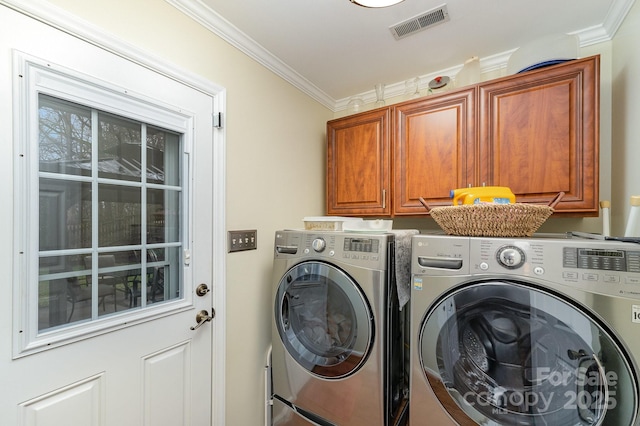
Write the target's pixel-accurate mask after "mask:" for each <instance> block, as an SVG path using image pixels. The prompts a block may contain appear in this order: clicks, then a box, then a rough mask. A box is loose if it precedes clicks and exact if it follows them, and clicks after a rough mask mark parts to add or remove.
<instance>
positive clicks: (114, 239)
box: [98, 184, 142, 247]
mask: <svg viewBox="0 0 640 426" xmlns="http://www.w3.org/2000/svg"><path fill="white" fill-rule="evenodd" d="M140 194H141V190H140V188H136V187H129V186H119V185H107V184H100V185H98V226H99V228H98V239H99V246H100V247H113V246H120V245H131V244H140V243H141V239H140V229H141V219H140V218H141V205H142V204H141V203H142V201H141V198H140V197H141V196H140Z"/></svg>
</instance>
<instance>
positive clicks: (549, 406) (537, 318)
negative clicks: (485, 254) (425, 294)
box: [418, 280, 638, 426]
mask: <svg viewBox="0 0 640 426" xmlns="http://www.w3.org/2000/svg"><path fill="white" fill-rule="evenodd" d="M418 350H419V355H420V363H421V366H422V368H423V372H424V374H425V378H426V380H427V382H428V384H429V386H430V387H431V389H432V390H433V392H434V394H435V395H436V397H437V398H438V399H439V401H440V403H441V404H442V406H443V407H449V408H447V410H448V412H449V414H450V415H451V416H452V417H453V418H454V419H455V420H456V421H458V423H460V424H465V423H468V421H469V419H472V420H473V421H475V422H476V423H478V424H500V425H518V426H528V425H572V426H578V425H615V426H627V425H632V424H635V423H634V422H635V420H636V413H637V410H638V388H637V386H638V385H637V376H636V374H635V372H634V369H633V367H632V363H631V361H630V358H629V356H628V355H627V354H626V352H625V350H624V348H623V347H622V345H621V344H619V341H618V339H617V338H616V337H615V335H614V333H613V332H611V330H608V329H607V328H606V326H605V325H603V324H602V322H600V321H598V320H597V319H596V318H595V316H593V315H592V314H590V313H588V311H587V310H586V309H584V308H581V307H579V306H578V305H577V304H576V303H572V302H571V301H570V300H568V299H566V298H565V297H562V296H560V295H556V294H553V293H551V292H549V291H546V290H543V289H539V288H536V287H534V286H531V285H528V284H525V283H519V282H514V281H496V280H493V281H486V282H474V283H472V284H469V285H466V286H464V287H459V288H457V289H455V290H453V291H452V292H450V293H448V294H446V295H445V296H444V297H442V298H441V299H439V301H438V302H437V303H435V304H434V305H433V306H432V307H430V308H429V310H428V311H427V312H426V314H425V317H424V319H423V322H422V324H421V327H420V343H419V348H418Z"/></svg>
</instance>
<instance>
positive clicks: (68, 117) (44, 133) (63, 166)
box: [38, 95, 91, 176]
mask: <svg viewBox="0 0 640 426" xmlns="http://www.w3.org/2000/svg"><path fill="white" fill-rule="evenodd" d="M38 100H39V106H38V118H39V120H38V129H39V137H38V139H39V155H40V171H43V172H50V173H63V174H69V175H82V176H88V175H90V174H91V110H90V109H89V108H86V107H83V106H80V105H76V104H73V103H71V102H67V101H63V100H60V99H55V98H52V97H50V96H46V95H39V97H38Z"/></svg>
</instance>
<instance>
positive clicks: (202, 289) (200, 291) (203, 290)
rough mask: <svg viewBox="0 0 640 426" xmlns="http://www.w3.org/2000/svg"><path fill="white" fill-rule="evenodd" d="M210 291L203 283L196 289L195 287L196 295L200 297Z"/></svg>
mask: <svg viewBox="0 0 640 426" xmlns="http://www.w3.org/2000/svg"><path fill="white" fill-rule="evenodd" d="M210 291H211V289H210V288H209V287H208V286H207V285H206V284H205V283H202V284H200V285H199V286H198V287H196V294H197V295H198V296H200V297H202V296H204V295H206V294H207V293H209V292H210Z"/></svg>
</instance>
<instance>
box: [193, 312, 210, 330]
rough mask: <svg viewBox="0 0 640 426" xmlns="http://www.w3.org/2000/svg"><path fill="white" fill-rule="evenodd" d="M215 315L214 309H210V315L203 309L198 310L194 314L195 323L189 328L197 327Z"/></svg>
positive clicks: (194, 328)
mask: <svg viewBox="0 0 640 426" xmlns="http://www.w3.org/2000/svg"><path fill="white" fill-rule="evenodd" d="M215 316H216V311H214V310H213V309H211V316H210V315H209V312H207V311H205V310H204V309H203V310H202V311H200V312H198V313H197V314H196V323H197V324H196V325H192V326H191V327H190V328H191V330H196V329H197V328H198V327H200V326H201V325H202V324H204V323H205V322H209V321H211V320H212V319H213V317H215Z"/></svg>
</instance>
